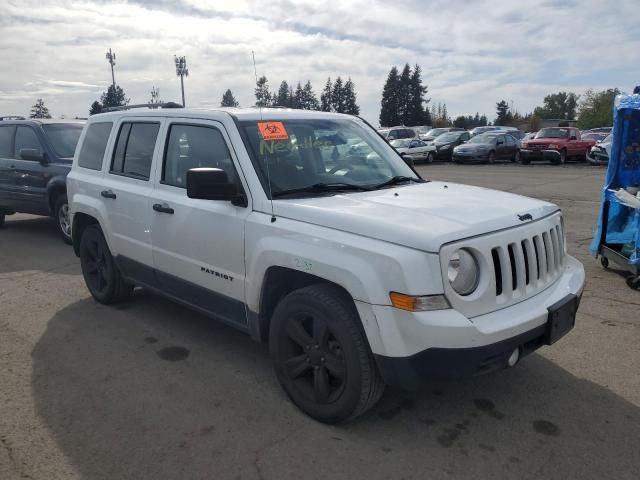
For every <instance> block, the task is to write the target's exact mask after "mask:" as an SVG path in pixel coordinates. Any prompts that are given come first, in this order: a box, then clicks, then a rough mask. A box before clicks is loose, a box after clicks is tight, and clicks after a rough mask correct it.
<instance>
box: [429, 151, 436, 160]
mask: <svg viewBox="0 0 640 480" xmlns="http://www.w3.org/2000/svg"><path fill="white" fill-rule="evenodd" d="M435 159H436V156H435V155H434V154H433V152H429V154H428V155H427V163H433V161H434V160H435Z"/></svg>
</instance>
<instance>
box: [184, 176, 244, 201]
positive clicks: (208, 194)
mask: <svg viewBox="0 0 640 480" xmlns="http://www.w3.org/2000/svg"><path fill="white" fill-rule="evenodd" d="M187 197H189V198H199V199H202V200H222V201H227V202H231V203H232V204H233V205H236V206H242V207H246V206H247V198H246V197H245V196H244V194H243V193H242V192H241V191H240V190H239V189H238V185H236V184H235V183H231V182H229V178H228V177H227V173H226V172H225V171H224V170H222V169H220V168H192V169H190V170H188V171H187Z"/></svg>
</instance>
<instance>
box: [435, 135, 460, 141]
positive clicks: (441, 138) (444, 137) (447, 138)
mask: <svg viewBox="0 0 640 480" xmlns="http://www.w3.org/2000/svg"><path fill="white" fill-rule="evenodd" d="M458 137H460V132H449V133H443V134H442V135H440V136H439V137H438V138H437V139H436V140H437V141H438V142H440V143H448V142H453V141H455V140H457V139H458Z"/></svg>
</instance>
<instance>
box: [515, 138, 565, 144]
mask: <svg viewBox="0 0 640 480" xmlns="http://www.w3.org/2000/svg"><path fill="white" fill-rule="evenodd" d="M566 140H567V139H566V138H532V139H531V140H525V141H526V142H527V143H528V144H533V145H548V144H550V143H561V142H565V141H566Z"/></svg>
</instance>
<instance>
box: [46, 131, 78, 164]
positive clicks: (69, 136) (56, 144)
mask: <svg viewBox="0 0 640 480" xmlns="http://www.w3.org/2000/svg"><path fill="white" fill-rule="evenodd" d="M82 127H83V125H82V124H80V123H77V124H76V123H66V124H65V123H61V124H51V125H43V126H42V128H43V129H44V132H45V134H46V135H47V138H48V139H49V141H50V142H51V146H52V147H53V150H54V151H55V152H56V155H58V156H59V157H62V158H70V157H73V154H74V153H75V151H76V145H77V144H78V139H79V138H80V133H82Z"/></svg>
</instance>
